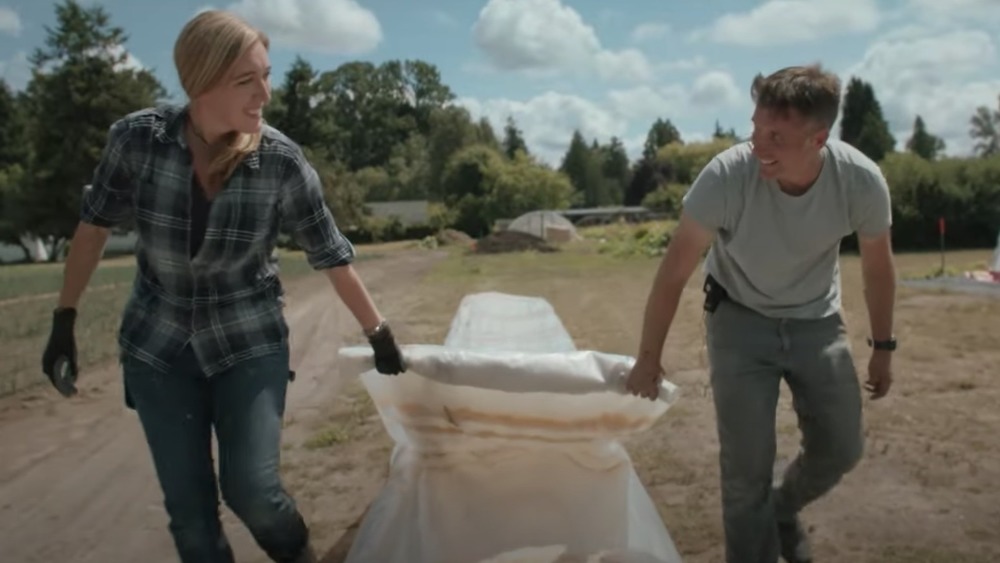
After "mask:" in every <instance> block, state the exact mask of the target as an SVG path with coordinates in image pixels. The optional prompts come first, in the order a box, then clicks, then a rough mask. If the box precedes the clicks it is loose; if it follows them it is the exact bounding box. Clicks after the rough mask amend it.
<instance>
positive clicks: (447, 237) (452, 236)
mask: <svg viewBox="0 0 1000 563" xmlns="http://www.w3.org/2000/svg"><path fill="white" fill-rule="evenodd" d="M435 238H436V239H437V241H438V244H440V245H441V246H466V247H467V246H469V245H471V244H472V243H473V242H474V239H473V238H472V237H470V236H469V235H467V234H465V233H463V232H462V231H456V230H455V229H444V230H443V231H441V232H439V233H438V234H437V235H436V236H435Z"/></svg>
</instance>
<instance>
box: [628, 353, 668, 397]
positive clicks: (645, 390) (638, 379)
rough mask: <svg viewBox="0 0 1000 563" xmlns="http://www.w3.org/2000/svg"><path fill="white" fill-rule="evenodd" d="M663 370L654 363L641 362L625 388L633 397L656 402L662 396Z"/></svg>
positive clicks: (629, 375) (636, 366)
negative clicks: (636, 396)
mask: <svg viewBox="0 0 1000 563" xmlns="http://www.w3.org/2000/svg"><path fill="white" fill-rule="evenodd" d="M662 378H663V368H661V367H660V366H659V365H658V364H656V363H654V362H647V361H639V362H636V363H635V365H634V366H632V371H630V372H629V374H628V379H626V380H625V388H626V389H628V391H629V392H630V393H632V394H633V395H638V396H640V397H642V398H644V399H649V400H650V401H655V400H656V398H657V397H658V396H659V394H660V380H661V379H662Z"/></svg>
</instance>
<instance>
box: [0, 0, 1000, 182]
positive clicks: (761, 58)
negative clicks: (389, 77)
mask: <svg viewBox="0 0 1000 563" xmlns="http://www.w3.org/2000/svg"><path fill="white" fill-rule="evenodd" d="M83 3H84V4H88V5H93V4H100V5H102V6H104V8H105V9H106V11H107V12H108V13H109V14H110V15H111V18H112V22H113V23H114V24H116V25H120V26H122V27H123V28H125V30H126V31H127V33H128V34H129V35H130V38H129V41H128V43H127V44H126V49H127V50H128V51H129V53H130V54H131V55H132V56H133V57H135V59H136V61H137V64H142V65H144V66H146V67H148V68H151V69H153V70H154V71H155V72H156V74H157V76H158V77H159V78H160V80H161V81H162V82H163V83H164V85H166V86H167V88H168V89H169V90H171V91H172V92H174V93H176V94H178V95H179V96H180V95H181V94H180V89H179V87H178V85H177V80H176V77H175V75H174V69H173V65H172V61H171V49H172V46H173V41H174V39H175V38H176V35H177V33H178V32H179V31H180V28H181V27H182V26H183V24H184V22H185V21H186V20H187V19H188V18H190V17H191V16H193V15H194V14H195V13H196V12H197V11H198V10H199V9H201V8H204V7H207V6H212V7H216V8H226V9H232V10H234V11H237V12H240V13H242V14H243V15H244V16H245V17H247V18H248V19H249V20H251V21H253V22H254V23H256V24H258V25H259V26H261V27H262V28H263V29H265V30H266V31H267V32H268V33H269V34H270V35H271V36H272V39H273V50H272V54H271V60H272V63H273V65H274V69H275V79H274V80H275V83H279V82H280V81H281V79H282V77H283V76H282V75H283V74H284V72H285V70H286V69H287V67H288V65H289V63H290V62H291V61H292V60H293V58H294V57H295V55H296V54H300V55H302V56H303V57H304V58H306V59H307V60H308V61H310V62H311V63H312V64H313V66H315V67H316V68H318V69H320V70H326V69H332V68H335V67H336V66H337V65H339V64H340V63H343V62H345V61H348V60H357V59H362V60H368V61H372V62H376V63H378V62H381V61H384V60H387V59H396V58H420V59H424V60H427V61H429V62H431V63H434V64H435V65H437V66H438V68H439V69H440V70H441V73H442V76H443V79H444V81H445V82H446V83H447V84H449V85H450V86H451V87H452V89H453V90H454V91H455V93H456V95H457V96H458V97H459V99H460V103H462V104H463V105H465V106H466V107H468V108H469V109H470V110H471V111H472V112H473V113H474V114H475V115H477V116H478V115H485V116H487V117H489V118H490V119H491V120H492V121H493V122H494V124H495V125H496V126H497V127H501V126H502V124H503V121H504V119H505V118H506V116H507V115H513V117H514V118H515V119H516V120H517V121H518V124H519V125H520V126H521V128H522V129H523V130H524V132H525V136H526V138H527V140H528V144H529V147H530V148H531V149H532V150H533V151H534V152H536V153H538V154H540V155H542V156H543V157H544V158H546V159H547V160H549V161H551V162H556V161H557V160H558V159H559V158H560V157H561V155H562V152H563V151H564V150H565V146H566V144H567V143H568V141H569V138H570V135H571V133H572V131H573V130H574V129H580V130H581V131H582V132H583V133H584V135H585V136H587V137H588V138H597V139H599V140H601V141H606V140H607V139H608V138H609V137H610V136H612V135H616V136H618V137H620V138H621V139H623V141H624V142H625V143H626V146H627V147H628V148H629V151H630V153H631V154H632V155H633V156H634V155H636V154H638V152H639V150H640V149H641V145H642V141H643V139H644V137H645V134H646V131H647V130H648V128H649V125H650V124H651V123H652V121H653V120H655V119H656V118H657V117H663V118H669V119H671V120H672V121H673V122H674V123H675V124H676V125H677V127H678V128H679V129H680V131H681V133H682V135H683V136H684V138H685V139H687V140H698V139H703V138H706V137H707V136H708V135H710V134H711V132H712V129H713V127H714V124H715V122H716V120H719V122H720V123H721V124H722V125H723V126H724V127H727V128H728V127H735V128H736V130H737V132H739V133H745V132H746V131H747V126H748V125H749V116H750V111H751V109H750V101H749V94H748V92H749V84H750V81H751V79H752V78H753V76H754V75H755V74H756V73H758V72H762V73H765V74H766V73H769V72H772V71H774V70H777V69H779V68H781V67H784V66H788V65H794V64H803V63H812V62H820V63H822V64H823V65H824V66H826V67H828V68H830V69H831V70H834V71H836V72H837V73H839V74H840V75H841V77H842V78H843V79H844V81H845V82H846V80H847V78H848V77H850V76H851V75H858V76H861V77H862V78H864V79H866V80H868V81H870V82H872V83H873V85H874V86H875V90H876V95H877V96H878V97H879V99H880V101H881V102H882V104H883V107H884V110H885V113H886V116H887V118H888V119H889V121H890V126H891V128H892V130H893V132H894V133H895V134H896V137H897V140H898V141H899V143H900V144H902V143H903V142H905V139H906V138H907V137H908V136H909V134H910V130H911V126H912V123H913V119H914V117H915V116H916V115H917V114H920V115H921V116H923V118H924V120H925V121H926V122H927V124H928V127H929V128H930V129H931V131H932V132H934V133H936V134H939V135H941V136H943V137H944V138H945V140H946V142H947V145H948V151H947V152H949V153H951V154H964V153H966V152H967V151H968V150H969V147H970V146H971V143H970V141H969V138H968V134H967V131H968V121H969V117H970V116H971V115H972V113H973V112H974V111H975V108H976V107H977V106H979V105H988V106H990V107H997V104H998V95H1000V53H998V44H1000V0H838V1H837V2H834V1H830V0H770V1H758V0H754V1H750V0H742V1H736V0H714V1H712V2H704V3H695V2H681V1H665V0H658V1H656V0H630V1H629V2H620V3H617V2H608V1H601V0H422V1H420V2H417V1H413V0H405V1H404V0H358V1H355V0H236V1H235V2H227V3H215V4H210V3H208V2H207V1H206V0H177V1H175V2H172V3H167V2H154V1H152V0H103V1H98V0H85V1H84V2H83ZM626 6H627V7H626ZM53 7H54V2H51V1H49V0H0V76H2V77H3V78H4V79H6V80H7V81H8V83H10V84H11V85H12V86H13V87H15V88H21V87H23V86H24V84H25V83H26V81H27V79H28V77H29V72H28V66H27V62H26V57H27V54H29V53H30V52H31V51H32V50H33V49H34V48H35V47H37V46H39V45H41V42H42V41H43V37H44V28H43V26H46V25H52V24H53V22H54V8H53Z"/></svg>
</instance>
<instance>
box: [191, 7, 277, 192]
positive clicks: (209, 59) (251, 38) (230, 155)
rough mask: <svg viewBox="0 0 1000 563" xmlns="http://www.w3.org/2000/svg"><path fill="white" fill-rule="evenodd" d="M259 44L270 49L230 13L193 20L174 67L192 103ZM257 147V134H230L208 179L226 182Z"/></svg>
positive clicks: (264, 38) (264, 37)
mask: <svg viewBox="0 0 1000 563" xmlns="http://www.w3.org/2000/svg"><path fill="white" fill-rule="evenodd" d="M258 42H259V43H261V44H262V45H263V46H264V48H265V49H268V48H270V40H269V39H268V37H267V35H266V34H265V33H264V32H263V31H261V30H259V29H256V28H254V27H253V26H251V25H250V24H248V23H247V22H246V21H244V20H243V19H242V18H240V17H239V16H237V15H236V14H233V13H231V12H227V11H222V10H206V11H204V12H201V13H199V14H198V15H196V16H195V17H194V18H192V19H191V21H189V22H188V23H187V24H186V25H185V26H184V29H182V30H181V33H180V35H179V36H178V37H177V42H176V43H175V44H174V65H175V66H176V67H177V75H178V78H179V79H180V82H181V87H182V88H184V92H185V93H186V94H187V96H188V98H189V99H194V98H196V97H198V96H200V95H201V94H203V93H205V92H206V91H207V90H209V89H211V88H213V87H214V86H216V85H218V84H219V82H221V81H222V80H223V79H224V78H225V76H226V72H227V71H228V70H229V68H230V67H231V66H232V65H233V63H235V62H236V61H237V60H238V59H239V58H240V57H241V56H243V54H244V53H246V52H247V51H248V50H250V48H252V47H253V46H254V45H255V44H257V43H258ZM259 144H260V133H254V134H247V133H240V132H233V133H231V134H230V135H229V138H228V139H227V142H226V144H225V147H224V148H223V149H222V151H221V152H220V154H218V155H216V157H215V158H214V159H213V161H212V164H211V166H210V176H211V177H213V178H220V179H222V180H225V179H226V178H228V177H229V175H230V174H232V172H233V170H235V169H236V167H237V166H238V165H239V163H240V162H241V161H242V160H243V158H244V157H245V156H246V155H247V154H249V153H251V152H253V151H254V150H256V149H257V147H258V146H259ZM206 187H207V186H206Z"/></svg>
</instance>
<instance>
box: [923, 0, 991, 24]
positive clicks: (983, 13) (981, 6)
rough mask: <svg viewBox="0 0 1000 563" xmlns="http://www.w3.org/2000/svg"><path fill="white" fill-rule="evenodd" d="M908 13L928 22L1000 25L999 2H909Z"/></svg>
mask: <svg viewBox="0 0 1000 563" xmlns="http://www.w3.org/2000/svg"><path fill="white" fill-rule="evenodd" d="M907 8H908V9H907V11H908V12H909V13H910V14H912V15H915V16H916V17H917V18H919V19H921V20H923V21H926V22H936V23H943V22H955V21H962V20H965V21H973V22H977V23H992V24H995V23H1000V2H997V0H948V1H947V2H941V1H939V0H909V2H908V3H907Z"/></svg>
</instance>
